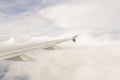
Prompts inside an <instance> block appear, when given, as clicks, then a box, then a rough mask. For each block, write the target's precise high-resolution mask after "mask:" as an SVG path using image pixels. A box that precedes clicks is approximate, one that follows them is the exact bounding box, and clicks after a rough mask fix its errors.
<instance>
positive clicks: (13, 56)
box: [0, 35, 77, 61]
mask: <svg viewBox="0 0 120 80" xmlns="http://www.w3.org/2000/svg"><path fill="white" fill-rule="evenodd" d="M76 37H77V35H76V36H73V37H71V38H66V39H59V40H53V41H49V42H44V43H38V44H32V45H28V46H23V47H19V48H15V49H10V50H4V51H0V60H5V59H7V60H15V61H26V60H32V58H31V57H29V56H27V55H25V52H28V51H32V50H36V49H53V48H54V47H55V46H56V45H57V44H60V43H63V42H66V41H69V40H72V41H73V42H76Z"/></svg>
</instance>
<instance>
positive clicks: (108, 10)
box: [0, 0, 120, 80]
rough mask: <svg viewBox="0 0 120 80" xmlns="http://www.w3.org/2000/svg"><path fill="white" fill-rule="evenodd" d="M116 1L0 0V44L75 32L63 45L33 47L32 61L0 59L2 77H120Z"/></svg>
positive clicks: (73, 79)
mask: <svg viewBox="0 0 120 80" xmlns="http://www.w3.org/2000/svg"><path fill="white" fill-rule="evenodd" d="M119 3H120V0H0V45H1V46H0V48H1V47H2V46H6V45H9V46H10V47H11V45H13V44H23V43H32V42H34V43H35V42H42V41H48V40H53V39H59V38H66V37H71V36H73V35H76V34H78V35H79V37H78V38H77V43H76V44H73V43H71V42H69V43H67V44H70V45H69V46H64V48H63V50H58V51H57V50H56V51H46V52H42V51H36V52H33V53H32V55H31V56H32V57H34V58H35V60H33V61H31V62H11V61H0V80H40V79H41V80H56V79H59V80H98V79H101V80H114V79H116V80H119V79H120V78H119V74H120V69H119V67H120V64H119V63H120V55H119V52H120V51H119V48H120V47H119V45H120V27H119V26H120V5H119ZM77 44H78V45H77ZM79 44H80V45H79ZM76 45H77V46H76ZM81 45H87V46H92V47H83V46H82V47H81ZM96 45H102V47H101V46H99V47H98V46H97V47H96ZM103 45H107V47H105V46H103ZM108 45H109V46H108ZM111 45H112V46H111ZM116 45H117V46H116ZM75 46H76V47H75ZM78 46H79V47H78ZM93 46H94V47H93ZM48 52H49V54H48ZM37 53H41V54H37ZM73 53H74V54H73ZM33 54H34V55H33ZM33 69H34V70H33ZM86 76H87V77H86Z"/></svg>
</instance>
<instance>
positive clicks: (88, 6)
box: [39, 0, 120, 32]
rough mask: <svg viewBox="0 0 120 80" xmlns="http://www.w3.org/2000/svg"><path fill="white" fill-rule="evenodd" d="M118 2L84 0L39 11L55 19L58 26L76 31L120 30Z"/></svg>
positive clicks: (111, 0) (116, 0)
mask: <svg viewBox="0 0 120 80" xmlns="http://www.w3.org/2000/svg"><path fill="white" fill-rule="evenodd" d="M118 3H119V1H118V0H115V1H113V0H110V1H99V0H98V1H92V2H90V1H83V3H77V4H75V3H74V4H72V3H70V4H61V5H55V6H51V7H47V8H45V9H43V10H41V11H40V12H39V13H40V14H42V15H43V16H45V17H46V18H48V19H51V20H52V21H54V22H55V24H56V26H61V27H70V28H71V29H75V30H76V31H82V30H84V29H92V30H94V31H96V30H97V31H108V32H109V31H120V28H119V26H118V25H120V24H119V19H120V17H119V13H120V11H119V4H118ZM116 24H117V25H116Z"/></svg>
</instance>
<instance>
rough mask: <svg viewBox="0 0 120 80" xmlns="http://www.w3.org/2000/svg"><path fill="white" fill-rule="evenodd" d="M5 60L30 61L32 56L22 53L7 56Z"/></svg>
mask: <svg viewBox="0 0 120 80" xmlns="http://www.w3.org/2000/svg"><path fill="white" fill-rule="evenodd" d="M7 60H12V61H31V60H33V58H31V57H30V56H27V55H24V54H22V55H20V56H16V57H13V58H9V59H7Z"/></svg>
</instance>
